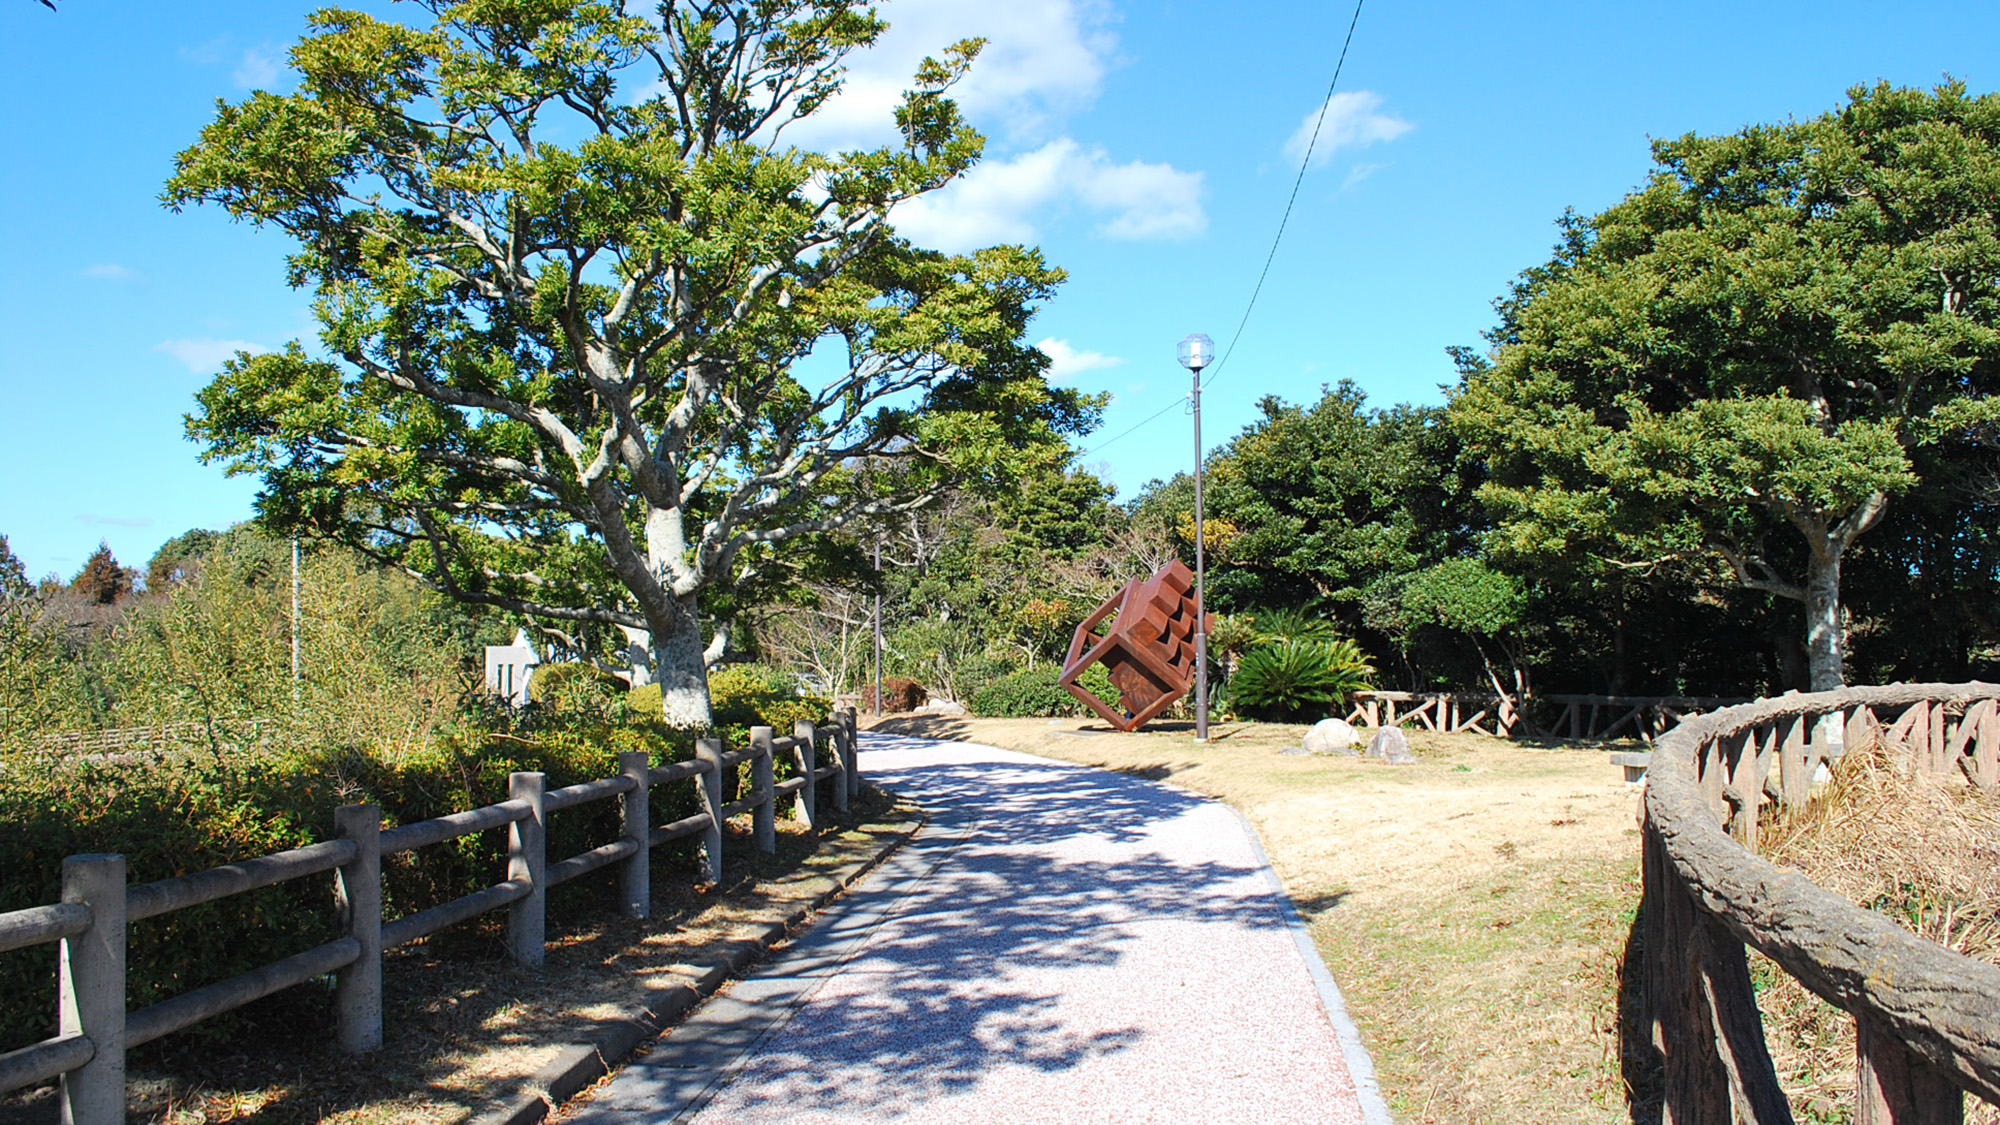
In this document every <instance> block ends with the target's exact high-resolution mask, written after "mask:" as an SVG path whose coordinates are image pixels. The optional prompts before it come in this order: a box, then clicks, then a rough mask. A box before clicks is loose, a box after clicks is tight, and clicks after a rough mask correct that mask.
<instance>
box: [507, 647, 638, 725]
mask: <svg viewBox="0 0 2000 1125" xmlns="http://www.w3.org/2000/svg"><path fill="white" fill-rule="evenodd" d="M626 690H627V689H626V687H625V681H623V680H621V679H619V678H618V677H616V676H614V675H612V674H611V673H609V672H606V671H605V670H603V669H602V668H599V667H597V666H596V665H594V664H586V663H584V662H583V661H581V660H565V661H562V662H560V663H554V664H538V665H536V666H535V671H534V674H533V675H531V676H529V677H528V701H529V702H531V703H537V704H540V705H541V706H543V707H546V708H549V709H551V710H555V711H570V712H584V713H589V712H597V713H603V712H606V711H608V710H609V709H610V708H611V706H612V704H613V703H614V702H615V701H616V700H617V699H618V698H619V697H620V696H623V695H625V694H626ZM653 690H654V692H655V693H658V691H659V688H657V687H655V688H654V689H653ZM658 710H659V707H658V706H657V705H656V706H655V707H654V708H653V711H655V712H657V711H658ZM649 713H650V712H649Z"/></svg>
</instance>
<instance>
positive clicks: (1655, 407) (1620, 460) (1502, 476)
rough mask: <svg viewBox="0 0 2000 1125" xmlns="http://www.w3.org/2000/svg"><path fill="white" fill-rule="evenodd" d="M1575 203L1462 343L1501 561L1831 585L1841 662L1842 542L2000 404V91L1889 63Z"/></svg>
mask: <svg viewBox="0 0 2000 1125" xmlns="http://www.w3.org/2000/svg"><path fill="white" fill-rule="evenodd" d="M1654 159H1655V162H1656V164H1657V168H1656V170H1655V172H1654V174H1653V176H1652V178H1651V180H1650V182H1649V183H1648V184H1647V185H1646V187H1644V188H1643V189H1641V190H1639V191H1637V192H1634V193H1633V194H1632V195H1630V196H1628V197H1627V198H1626V199H1625V200H1624V201H1623V202H1621V203H1619V204H1618V205H1616V206H1614V207H1612V208H1610V209H1609V210H1607V211H1605V212H1603V213H1602V214H1600V215H1597V216H1594V217H1592V218H1590V219H1587V220H1586V219H1577V218H1575V217H1569V218H1566V219H1565V221H1564V235H1565V238H1564V242H1563V244H1562V245H1561V246H1559V247H1558V249H1557V252H1556V256H1555V258H1554V259H1553V260H1552V261H1551V262H1550V263H1549V264H1548V265H1546V266H1544V267H1541V268H1538V269H1535V270H1531V271H1529V272H1528V273H1526V274H1524V275H1523V276H1522V279H1521V281H1520V282H1519V283H1518V284H1517V285H1516V287H1515V290H1514V292H1513V294H1512V295H1511V297H1510V298H1509V299H1507V300H1506V301H1504V302H1502V304H1501V306H1500V307H1501V314H1502V319H1501V324H1500V327H1499V328H1498V330H1496V331H1495V332H1494V333H1493V334H1492V339H1493V341H1494V343H1495V345H1496V347H1495V350H1494V354H1493V357H1492V361H1491V363H1490V364H1489V363H1487V362H1485V361H1483V360H1480V359H1478V358H1477V357H1472V356H1470V355H1469V354H1465V353H1461V354H1460V357H1459V358H1460V360H1461V365H1462V367H1463V368H1464V370H1465V382H1464V385H1463V386H1462V387H1461V388H1460V389H1459V390H1458V391H1457V392H1456V393H1455V394H1454V396H1453V399H1452V403H1451V407H1450V418H1451V423H1452V427H1453V429H1454V430H1455V431H1456V432H1457V433H1458V434H1460V435H1461V436H1462V438H1463V440H1464V441H1465V442H1466V445H1467V447H1468V451H1469V452H1470V454H1471V455H1472V456H1473V457H1475V458H1477V459H1478V460H1479V461H1481V462H1483V463H1484V464H1485V465H1486V466H1487V468H1488V470H1489V471H1490V473H1491V477H1490V479H1489V480H1488V481H1487V482H1486V483H1485V484H1484V485H1483V486H1482V488H1481V492H1480V495H1481V498H1482V500H1483V501H1484V502H1485V503H1486V504H1487V505H1488V506H1489V508H1490V510H1491V511H1492V512H1493V513H1494V514H1495V515H1496V516H1497V517H1498V518H1499V519H1500V521H1501V526H1500V527H1499V529H1497V531H1496V533H1495V534H1494V536H1493V538H1492V540H1491V548H1492V550H1493V552H1494V554H1495V556H1497V557H1498V558H1499V559H1500V560H1501V561H1503V562H1506V561H1508V560H1520V561H1521V562H1522V563H1523V564H1524V565H1530V566H1537V567H1540V566H1546V565H1550V564H1551V563H1553V564H1554V565H1558V566H1574V565H1575V563H1576V561H1577V560H1589V561H1591V562H1593V563H1594V564H1595V565H1596V566H1597V567H1598V568H1599V569H1600V571H1601V570H1602V569H1603V568H1605V567H1608V566H1610V565H1611V564H1619V565H1622V566H1623V567H1626V568H1629V569H1645V568H1657V567H1660V566H1667V565H1685V564H1686V563H1687V562H1688V560H1691V559H1693V558H1695V557H1697V556H1701V555H1704V554H1706V555H1708V556H1709V557H1711V558H1713V559H1715V560H1717V561H1719V562H1720V563H1722V564H1725V565H1726V566H1727V567H1728V573H1729V574H1730V575H1731V576H1732V577H1733V579H1734V581H1736V582H1737V583H1739V584H1741V585H1742V586H1744V587H1746V588H1749V589H1754V590H1757V591H1760V592H1762V593H1766V594H1770V595H1775V596H1777V597H1782V598H1786V599H1790V600H1793V601H1797V602H1801V603H1803V604H1804V608H1805V611H1806V612H1805V617H1806V629H1805V630H1804V632H1806V633H1807V635H1808V644H1809V647H1810V652H1809V656H1810V660H1811V665H1812V674H1811V679H1812V686H1814V687H1828V686H1834V685H1836V684H1838V683H1839V682H1840V680H1841V677H1842V673H1843V668H1842V664H1843V653H1844V641H1843V637H1844V632H1845V624H1844V621H1843V618H1842V613H1841V606H1840V598H1841V592H1840V591H1841V581H1840V570H1839V567H1840V562H1841V560H1842V558H1843V556H1844V555H1845V554H1846V552H1847V550H1848V548H1849V547H1850V546H1852V545H1853V544H1854V543H1855V541H1856V540H1857V539H1858V538H1859V537H1860V536H1862V535H1863V534H1864V533H1866V532H1868V531H1870V530H1871V529H1872V528H1874V527H1875V526H1876V525H1877V524H1878V523H1879V522H1880V521H1881V519H1882V518H1883V515H1884V513H1885V512H1886V511H1887V510H1889V509H1890V508H1892V507H1893V506H1894V503H1896V502H1898V501H1897V498H1898V497H1903V496H1906V495H1907V494H1908V493H1909V492H1910V490H1911V489H1913V488H1916V487H1919V485H1920V483H1921V482H1920V479H1919V477H1918V476H1917V475H1916V473H1915V471H1914V469H1915V465H1916V462H1915V461H1914V460H1913V451H1914V450H1917V449H1920V448H1922V447H1924V446H1926V445H1928V444H1931V443H1933V442H1937V441H1941V440H1948V439H1949V438H1950V437H1951V436H1952V435H1953V434H1956V433H1960V432H1963V431H1965V430H1967V429H1968V428H1971V429H1976V428H1978V427H1981V426H1986V425H1989V424H1990V419H1991V417H1992V415H1993V407H1992V404H1993V403H1994V402H1995V401H2000V398H1996V395H2000V379H1996V375H2000V194H1996V192H1995V191H1994V190H1993V185H1994V184H1995V183H2000V96H1995V95H1985V96H1982V97H1976V98H1975V97H1968V96H1966V93H1965V89H1964V87H1963V85H1962V84H1958V83H1946V84H1945V85H1942V86H1939V87H1938V88H1937V89H1935V90H1930V91H1925V90H1913V89H1898V88H1894V87H1891V86H1889V85H1887V84H1881V85H1877V86H1875V87H1872V88H1864V87H1857V88H1855V89H1854V90H1852V91H1850V94H1849V101H1848V104H1847V105H1845V106H1843V107H1842V108H1840V109H1839V110H1837V111H1835V112H1832V113H1828V114H1825V115H1822V116H1820V117H1816V118H1812V119H1809V120H1804V121H1791V122H1786V123H1784V124H1781V125H1772V126H1755V127H1751V128H1747V129H1744V130H1742V131H1741V132H1738V133H1735V134H1732V135H1729V136H1720V137H1702V136H1696V135H1693V134H1690V135H1688V136H1684V137H1681V138H1679V139H1677V140H1670V141H1659V142H1656V143H1655V145H1654Z"/></svg>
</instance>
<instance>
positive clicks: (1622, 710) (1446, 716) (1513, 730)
mask: <svg viewBox="0 0 2000 1125" xmlns="http://www.w3.org/2000/svg"><path fill="white" fill-rule="evenodd" d="M1743 702H1745V700H1742V699H1715V698H1708V697H1701V696H1682V695H1535V696H1528V697H1526V698H1525V699H1521V698H1517V697H1515V696H1511V695H1501V694H1499V693H1498V692H1437V691H1431V692H1412V691H1357V692H1355V693H1354V706H1353V707H1352V708H1351V709H1350V710H1349V712H1348V715H1347V721H1348V722H1350V723H1352V724H1354V725H1355V726H1357V727H1381V726H1391V727H1393V726H1417V727H1422V728H1423V729H1425V730H1434V731H1441V732H1443V733H1446V734H1458V733H1460V732H1463V731H1470V732H1472V733H1475V734H1488V735H1497V736H1499V737H1501V738H1573V739H1578V740H1584V741H1606V740H1609V739H1614V738H1637V739H1641V740H1643V741H1645V742H1651V741H1653V739H1655V738H1657V737H1659V735H1660V734H1662V733H1663V732H1665V731H1667V730H1668V729H1670V728H1672V727H1673V725H1674V724H1675V723H1678V722H1680V721H1681V720H1682V719H1684V718H1687V717H1689V716H1690V715H1695V714H1699V713H1701V712H1704V711H1713V710H1715V709H1716V708H1718V707H1728V706H1731V705H1733V704H1738V703H1743ZM1550 708H1553V709H1554V712H1553V715H1551V717H1550V718H1549V721H1548V723H1547V724H1546V725H1544V724H1542V723H1539V722H1537V721H1536V720H1535V712H1537V711H1540V712H1542V713H1543V714H1548V713H1549V709H1550Z"/></svg>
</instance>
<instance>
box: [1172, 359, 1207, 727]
mask: <svg viewBox="0 0 2000 1125" xmlns="http://www.w3.org/2000/svg"><path fill="white" fill-rule="evenodd" d="M1179 353H1180V361H1181V366H1182V367H1185V368H1187V369H1188V371H1190V372H1192V373H1193V376H1194V394H1193V398H1194V740H1195V741H1196V742H1207V741H1208V559H1207V545H1206V544H1205V543H1204V542H1203V541H1202V503H1201V461H1202V457H1201V369H1202V368H1204V367H1207V366H1208V365H1209V364H1210V363H1211V362H1213V361H1214V359H1215V342H1214V341H1213V340H1210V339H1209V338H1208V337H1207V336H1205V335H1203V334H1202V333H1199V332H1196V333H1193V334H1191V335H1189V336H1187V337H1185V338H1184V339H1182V340H1181V343H1180V348H1179Z"/></svg>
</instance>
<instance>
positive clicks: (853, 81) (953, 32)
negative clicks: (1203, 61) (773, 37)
mask: <svg viewBox="0 0 2000 1125" xmlns="http://www.w3.org/2000/svg"><path fill="white" fill-rule="evenodd" d="M881 13H882V16H883V18H884V19H887V20H888V21H889V30H888V32H887V33H886V34H884V35H883V36H882V38H881V40H880V41H879V42H877V43H876V45H875V46H873V47H871V48H869V49H868V50H866V51H861V52H857V53H856V54H854V55H852V56H849V58H848V60H847V75H846V79H845V84H844V86H843V88H842V90H841V92H840V94H839V96H838V97H836V98H834V99H833V100H832V101H830V102H829V103H828V104H827V105H825V106H823V107H821V108H820V110H819V111H818V112H817V113H815V114H813V116H812V117H810V118H808V119H806V120H805V121H801V122H798V123H797V124H795V125H793V126H791V127H790V128H788V129H787V130H786V131H785V134H784V139H785V140H786V142H787V143H790V144H795V145H798V146H800V147H801V148H811V149H819V150H822V151H834V150H839V149H846V148H858V147H871V148H872V147H874V146H876V145H881V144H892V143H894V142H895V141H896V140H897V139H898V137H897V134H896V119H895V108H896V105H897V104H898V103H899V102H901V101H902V99H903V91H904V90H906V89H908V88H909V85H910V79H911V76H912V75H914V74H915V73H916V70H917V64H918V63H919V62H920V61H922V60H923V58H924V57H925V56H927V55H928V56H931V57H942V56H943V53H944V49H945V48H946V47H947V46H949V45H951V44H953V43H956V42H958V41H959V40H961V39H968V38H983V39H985V40H986V46H985V48H984V49H983V50H982V51H980V54H979V59H978V61H976V62H974V63H973V64H972V69H971V71H970V72H969V73H967V75H966V76H965V79H964V80H963V81H961V82H960V83H959V84H958V85H957V86H955V87H953V88H952V97H953V98H954V99H956V100H957V102H958V104H959V108H960V109H961V110H963V111H964V112H965V114H966V116H967V117H968V118H969V119H970V120H971V121H972V122H973V124H974V125H976V126H978V127H979V128H981V129H984V130H991V131H994V132H996V133H997V134H999V135H1000V136H1002V137H1006V138H1012V139H1015V140H1023V139H1028V138H1032V137H1034V136H1037V135H1040V136H1046V135H1047V134H1048V131H1049V129H1050V127H1051V126H1052V125H1053V124H1055V123H1057V122H1059V121H1060V120H1061V119H1062V118H1063V117H1065V116H1067V115H1068V114H1070V113H1072V112H1075V111H1076V110H1078V109H1081V108H1083V107H1085V106H1087V105H1089V104H1090V102H1091V101H1092V100H1094V99H1095V98H1096V97H1097V93H1098V88H1099V85H1100V84H1101V82H1102V80H1103V77H1104V72H1105V70H1106V69H1107V67H1108V63H1107V56H1108V55H1109V54H1110V53H1111V52H1112V51H1113V50H1114V49H1115V47H1116V41H1115V40H1114V39H1113V38H1112V36H1111V35H1110V34H1108V33H1107V32H1105V31H1104V30H1103V27H1104V23H1105V20H1106V18H1107V16H1108V11H1107V10H1106V9H1105V8H1104V7H1102V6H1101V5H1099V4H1097V3H1094V2H1093V0H1010V2H1009V3H1006V4H967V3H964V2H963V0H890V2H889V3H886V4H883V5H882V6H881Z"/></svg>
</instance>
